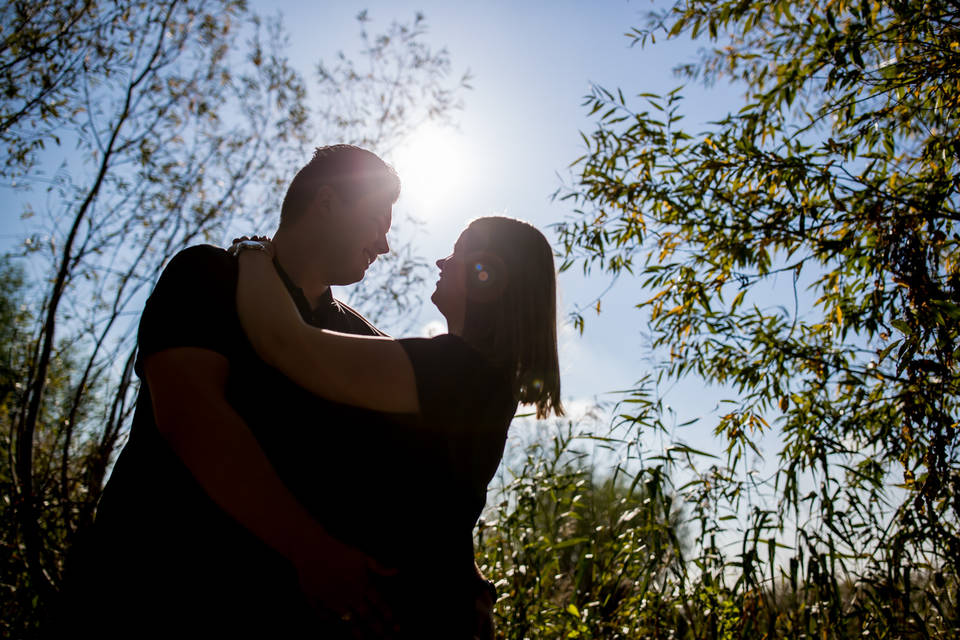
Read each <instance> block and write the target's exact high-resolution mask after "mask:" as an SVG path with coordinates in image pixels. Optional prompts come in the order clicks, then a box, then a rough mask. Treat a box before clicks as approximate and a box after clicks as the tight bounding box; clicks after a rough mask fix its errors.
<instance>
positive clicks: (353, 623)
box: [292, 534, 396, 638]
mask: <svg viewBox="0 0 960 640" xmlns="http://www.w3.org/2000/svg"><path fill="white" fill-rule="evenodd" d="M322 537H323V539H324V540H323V543H322V544H320V545H315V546H314V545H311V546H310V547H309V548H307V549H305V550H304V551H302V552H301V553H298V554H297V555H296V556H295V557H294V558H293V559H292V560H293V564H294V568H295V569H296V571H297V576H298V578H299V580H300V589H301V590H302V591H303V593H304V595H305V596H306V598H307V601H308V602H309V604H310V605H311V607H313V609H314V610H315V611H317V612H318V614H319V615H320V616H321V617H322V618H328V619H329V618H333V619H338V620H340V621H341V622H342V623H343V624H344V625H345V626H347V627H349V628H350V629H351V630H353V631H354V635H355V637H357V638H367V637H371V638H372V637H377V638H385V637H390V632H392V630H393V622H394V621H393V613H392V611H390V610H389V607H388V606H387V605H386V603H385V602H384V600H383V598H382V596H381V595H380V593H379V590H378V589H377V588H375V582H376V581H377V580H378V579H383V578H387V577H389V576H392V575H395V574H396V572H395V571H392V570H388V569H385V568H383V567H381V566H380V565H379V564H378V563H377V562H376V561H375V560H373V559H372V558H371V557H369V556H367V555H366V554H364V553H362V552H360V551H358V550H357V549H354V548H353V547H350V546H347V545H345V544H343V543H341V542H339V541H338V540H336V539H334V538H331V537H329V535H326V534H323V536H322Z"/></svg>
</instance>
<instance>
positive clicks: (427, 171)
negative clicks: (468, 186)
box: [393, 124, 467, 219]
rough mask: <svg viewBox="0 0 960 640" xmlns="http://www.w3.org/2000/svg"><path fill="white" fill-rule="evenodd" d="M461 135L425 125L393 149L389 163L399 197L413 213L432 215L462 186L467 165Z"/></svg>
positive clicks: (450, 129)
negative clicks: (398, 183) (396, 178)
mask: <svg viewBox="0 0 960 640" xmlns="http://www.w3.org/2000/svg"><path fill="white" fill-rule="evenodd" d="M462 138H463V136H462V135H461V134H459V133H458V132H457V131H455V130H454V129H452V128H450V127H440V126H438V125H433V124H428V125H425V126H424V127H423V128H421V129H420V130H419V131H417V132H416V133H415V134H413V136H411V138H410V139H409V140H408V141H407V142H406V143H404V144H403V145H401V146H400V148H399V149H397V151H396V153H395V155H394V159H393V166H394V168H396V170H397V173H398V174H400V181H401V183H402V185H403V187H402V190H401V196H400V197H401V199H402V200H403V201H405V202H406V204H407V205H408V206H409V207H410V208H411V209H412V213H413V214H414V215H415V216H417V217H419V218H422V219H428V218H430V217H432V216H433V214H434V213H436V212H437V211H438V210H439V209H441V208H443V207H445V206H448V205H449V204H450V199H451V198H453V197H455V194H456V193H457V191H458V189H459V188H460V187H461V186H462V184H463V176H464V175H465V173H466V168H467V167H466V165H467V157H466V154H465V153H464V151H463V139H462Z"/></svg>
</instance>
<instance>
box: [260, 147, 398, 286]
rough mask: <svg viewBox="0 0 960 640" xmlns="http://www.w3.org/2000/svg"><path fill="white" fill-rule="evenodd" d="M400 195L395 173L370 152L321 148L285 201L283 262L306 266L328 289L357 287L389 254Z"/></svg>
mask: <svg viewBox="0 0 960 640" xmlns="http://www.w3.org/2000/svg"><path fill="white" fill-rule="evenodd" d="M399 196H400V179H399V178H398V177H397V174H396V172H395V171H394V170H393V168H392V167H390V165H388V164H387V163H385V162H384V161H383V160H381V159H380V158H378V157H377V156H376V155H375V154H373V153H371V152H370V151H367V150H365V149H361V148H359V147H354V146H351V145H345V144H338V145H332V146H328V147H320V148H318V149H317V150H316V152H315V153H314V155H313V159H311V160H310V162H309V163H307V165H306V166H305V167H303V168H302V169H301V170H300V171H299V172H298V173H297V175H296V176H295V177H294V179H293V181H292V182H291V183H290V187H289V188H288V189H287V195H286V197H285V198H284V200H283V207H282V209H281V211H280V227H279V229H278V235H281V236H283V237H284V238H285V239H286V240H287V242H286V246H285V247H284V255H283V256H282V257H283V258H284V260H286V259H291V260H294V261H296V262H298V263H302V264H305V265H307V264H308V265H309V268H308V269H307V270H308V271H309V273H310V277H311V278H320V279H322V280H323V284H325V285H343V284H350V283H353V282H357V281H358V280H360V279H361V278H363V275H364V272H365V271H366V268H367V267H368V266H369V264H370V263H371V262H373V261H374V260H375V259H376V257H377V256H378V255H380V254H382V253H386V252H387V251H389V246H388V245H387V239H386V234H387V231H389V229H390V223H391V211H392V208H393V203H394V202H396V201H397V198H398V197H399ZM290 252H295V253H297V254H299V255H295V256H294V255H289V254H290ZM303 284H306V283H303Z"/></svg>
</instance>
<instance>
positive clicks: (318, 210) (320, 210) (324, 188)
mask: <svg viewBox="0 0 960 640" xmlns="http://www.w3.org/2000/svg"><path fill="white" fill-rule="evenodd" d="M336 197H337V194H336V193H335V192H334V191H333V187H331V186H330V185H327V184H325V185H321V186H320V188H319V189H317V191H316V193H315V194H314V196H313V202H311V203H310V211H309V213H310V214H312V215H314V216H321V217H326V215H327V214H328V213H329V212H330V207H331V206H332V204H333V200H334V198H336Z"/></svg>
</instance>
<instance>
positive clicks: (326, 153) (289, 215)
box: [280, 144, 400, 225]
mask: <svg viewBox="0 0 960 640" xmlns="http://www.w3.org/2000/svg"><path fill="white" fill-rule="evenodd" d="M323 186H329V187H331V188H332V189H334V191H335V192H336V194H337V195H338V196H339V197H341V198H343V199H344V200H346V201H347V202H353V201H356V200H357V199H358V198H360V197H361V196H364V195H368V194H376V193H380V194H383V198H384V200H388V199H389V201H390V202H391V203H393V202H396V201H397V198H399V197H400V178H399V177H398V176H397V172H396V171H394V169H393V167H391V166H390V165H388V164H387V163H386V162H384V161H383V160H381V159H380V158H379V157H378V156H377V155H376V154H375V153H373V152H371V151H367V150H366V149H361V148H360V147H355V146H353V145H350V144H334V145H329V146H326V147H318V148H317V149H316V151H314V153H313V158H312V159H311V160H310V162H308V163H307V164H306V166H305V167H303V168H302V169H300V171H299V172H297V175H296V176H294V178H293V181H292V182H290V186H289V187H288V188H287V195H286V196H285V197H284V198H283V206H282V207H281V209H280V224H281V225H284V224H290V223H291V222H293V221H294V220H296V219H297V218H298V217H299V216H300V215H301V214H302V213H303V212H305V211H306V210H307V209H308V208H309V207H310V205H311V204H312V203H313V201H314V198H316V196H317V191H318V190H319V189H320V187H323Z"/></svg>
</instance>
